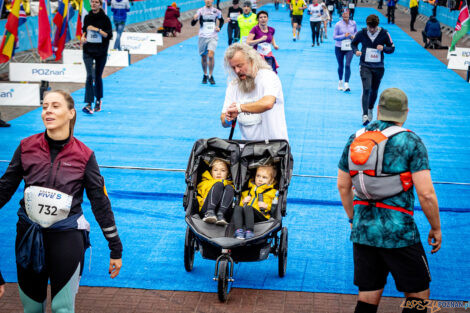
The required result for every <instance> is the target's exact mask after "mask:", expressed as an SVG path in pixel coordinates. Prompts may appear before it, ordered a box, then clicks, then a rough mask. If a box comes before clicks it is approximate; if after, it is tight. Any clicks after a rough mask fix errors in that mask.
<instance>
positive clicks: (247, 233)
mask: <svg viewBox="0 0 470 313" xmlns="http://www.w3.org/2000/svg"><path fill="white" fill-rule="evenodd" d="M254 236H255V234H253V232H252V231H251V230H247V231H246V232H245V239H251V238H253V237H254Z"/></svg>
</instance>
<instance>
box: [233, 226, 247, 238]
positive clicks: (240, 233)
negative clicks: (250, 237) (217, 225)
mask: <svg viewBox="0 0 470 313" xmlns="http://www.w3.org/2000/svg"><path fill="white" fill-rule="evenodd" d="M233 237H235V238H237V239H240V240H243V239H245V232H244V231H243V229H241V228H239V229H237V230H236V231H235V234H234V235H233Z"/></svg>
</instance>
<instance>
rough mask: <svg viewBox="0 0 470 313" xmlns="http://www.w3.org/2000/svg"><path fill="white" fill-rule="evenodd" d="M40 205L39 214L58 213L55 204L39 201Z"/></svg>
mask: <svg viewBox="0 0 470 313" xmlns="http://www.w3.org/2000/svg"><path fill="white" fill-rule="evenodd" d="M38 207H39V214H45V215H57V207H56V206H54V205H53V206H50V205H47V204H41V203H38Z"/></svg>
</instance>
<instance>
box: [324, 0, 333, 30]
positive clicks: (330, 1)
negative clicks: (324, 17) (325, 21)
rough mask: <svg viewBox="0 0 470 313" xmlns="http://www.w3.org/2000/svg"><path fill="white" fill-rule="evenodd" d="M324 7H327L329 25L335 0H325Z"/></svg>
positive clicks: (331, 20)
mask: <svg viewBox="0 0 470 313" xmlns="http://www.w3.org/2000/svg"><path fill="white" fill-rule="evenodd" d="M326 7H327V8H328V14H329V15H330V27H331V23H332V22H333V12H334V11H335V0H326Z"/></svg>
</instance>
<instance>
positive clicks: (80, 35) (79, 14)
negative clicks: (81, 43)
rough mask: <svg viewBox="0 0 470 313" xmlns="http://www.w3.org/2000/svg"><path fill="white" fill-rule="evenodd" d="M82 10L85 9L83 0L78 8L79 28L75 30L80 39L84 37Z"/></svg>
mask: <svg viewBox="0 0 470 313" xmlns="http://www.w3.org/2000/svg"><path fill="white" fill-rule="evenodd" d="M82 10H83V0H80V5H79V8H78V16H77V30H76V31H75V37H77V39H78V40H80V38H82Z"/></svg>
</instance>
